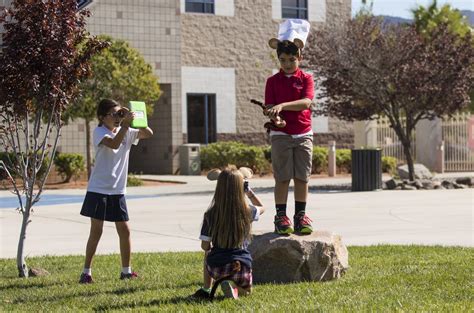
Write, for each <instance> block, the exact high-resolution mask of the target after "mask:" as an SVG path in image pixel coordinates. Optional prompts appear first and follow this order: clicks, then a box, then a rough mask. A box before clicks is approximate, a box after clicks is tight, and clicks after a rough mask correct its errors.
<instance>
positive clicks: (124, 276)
mask: <svg viewBox="0 0 474 313" xmlns="http://www.w3.org/2000/svg"><path fill="white" fill-rule="evenodd" d="M135 278H138V274H137V273H135V272H131V273H129V274H125V273H120V279H121V280H124V279H135Z"/></svg>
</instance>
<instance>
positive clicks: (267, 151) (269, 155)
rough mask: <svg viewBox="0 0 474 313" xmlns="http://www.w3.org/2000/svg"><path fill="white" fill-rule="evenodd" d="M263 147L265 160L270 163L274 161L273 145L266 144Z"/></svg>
mask: <svg viewBox="0 0 474 313" xmlns="http://www.w3.org/2000/svg"><path fill="white" fill-rule="evenodd" d="M262 149H263V155H264V156H265V160H267V161H268V163H272V146H264V147H263V148H262Z"/></svg>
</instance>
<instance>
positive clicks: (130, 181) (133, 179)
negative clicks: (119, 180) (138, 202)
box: [127, 173, 143, 187]
mask: <svg viewBox="0 0 474 313" xmlns="http://www.w3.org/2000/svg"><path fill="white" fill-rule="evenodd" d="M142 185H143V180H142V179H141V178H139V177H137V176H135V175H133V174H131V173H130V174H128V176H127V187H139V186H142Z"/></svg>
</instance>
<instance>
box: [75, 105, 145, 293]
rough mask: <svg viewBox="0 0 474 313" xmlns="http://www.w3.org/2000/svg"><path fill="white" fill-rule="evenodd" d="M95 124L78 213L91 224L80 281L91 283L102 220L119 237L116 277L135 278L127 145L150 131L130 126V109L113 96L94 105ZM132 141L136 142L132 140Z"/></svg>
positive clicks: (128, 147) (129, 146)
mask: <svg viewBox="0 0 474 313" xmlns="http://www.w3.org/2000/svg"><path fill="white" fill-rule="evenodd" d="M97 118H98V120H99V126H97V127H96V128H95V130H94V134H93V144H94V147H95V149H96V156H95V165H94V168H93V169H92V173H91V176H90V178H89V184H88V186H87V193H86V197H85V199H84V203H83V205H82V209H81V215H84V216H87V217H90V220H91V228H90V234H89V239H88V241H87V246H86V258H85V262H84V270H83V273H82V274H81V277H80V280H79V282H80V283H83V284H87V283H92V282H93V280H92V274H91V264H92V258H93V257H94V254H95V251H96V248H97V245H98V243H99V240H100V237H101V235H102V228H103V225H104V221H110V222H115V227H116V228H117V233H118V235H119V239H120V255H121V259H122V272H121V274H120V279H128V278H136V277H137V274H136V273H135V272H132V270H131V266H130V255H131V243H130V228H129V226H128V212H127V204H126V201H125V192H126V185H127V173H128V158H129V153H130V148H131V146H132V144H134V143H135V142H136V141H137V140H138V139H145V138H149V137H151V136H152V135H153V131H152V130H151V129H150V128H148V127H147V128H141V129H133V128H130V123H131V122H132V120H133V118H134V113H133V112H130V111H129V110H128V109H127V108H124V107H121V106H120V104H118V103H117V102H116V101H114V100H110V99H103V100H102V101H100V103H99V105H98V107H97ZM135 144H136V143H135Z"/></svg>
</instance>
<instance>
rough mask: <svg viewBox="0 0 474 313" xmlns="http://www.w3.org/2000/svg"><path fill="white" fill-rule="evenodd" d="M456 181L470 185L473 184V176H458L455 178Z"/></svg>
mask: <svg viewBox="0 0 474 313" xmlns="http://www.w3.org/2000/svg"><path fill="white" fill-rule="evenodd" d="M456 183H458V184H461V185H466V186H469V187H471V186H472V185H474V177H460V178H457V179H456Z"/></svg>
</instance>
